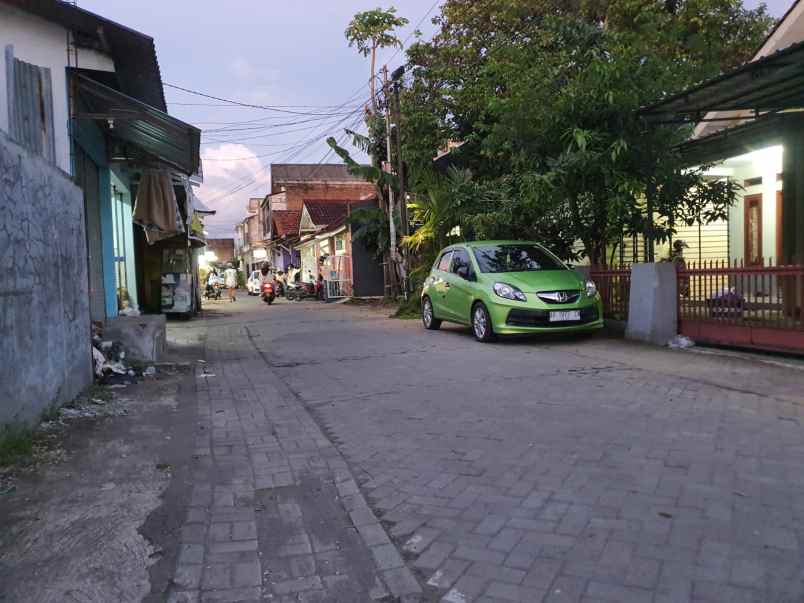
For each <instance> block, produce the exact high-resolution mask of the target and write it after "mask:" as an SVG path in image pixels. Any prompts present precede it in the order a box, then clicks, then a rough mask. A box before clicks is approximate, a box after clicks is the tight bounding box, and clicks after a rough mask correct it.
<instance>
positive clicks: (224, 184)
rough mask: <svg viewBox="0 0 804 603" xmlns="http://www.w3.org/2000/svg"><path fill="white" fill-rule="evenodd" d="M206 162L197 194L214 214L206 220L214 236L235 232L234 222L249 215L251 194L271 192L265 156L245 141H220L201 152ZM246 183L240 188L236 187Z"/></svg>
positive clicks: (253, 195) (254, 195)
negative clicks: (229, 142) (259, 154)
mask: <svg viewBox="0 0 804 603" xmlns="http://www.w3.org/2000/svg"><path fill="white" fill-rule="evenodd" d="M201 159H202V161H203V164H204V183H203V184H202V185H201V186H200V187H199V189H198V191H197V194H198V196H199V197H200V198H201V200H203V201H204V203H205V204H206V205H208V206H209V207H210V208H211V209H214V210H216V211H217V213H216V214H215V215H214V216H209V217H207V218H206V219H205V220H204V223H205V225H206V226H207V227H208V228H207V230H208V231H209V233H210V236H211V237H214V238H217V237H224V236H232V235H233V234H234V226H235V224H237V223H238V222H240V221H242V220H243V218H245V217H246V215H247V211H246V206H247V205H248V200H249V198H251V197H262V196H265V195H266V194H268V182H269V173H268V168H267V166H266V167H263V160H261V159H259V158H258V157H257V156H256V154H255V153H254V151H252V150H251V149H249V148H248V147H247V146H245V145H242V144H220V145H214V146H208V147H205V148H204V149H203V150H202V152H201ZM241 185H245V186H244V187H243V188H242V189H241V190H239V191H236V192H232V191H233V190H234V189H236V188H238V187H240V186H241Z"/></svg>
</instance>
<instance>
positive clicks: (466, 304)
mask: <svg viewBox="0 0 804 603" xmlns="http://www.w3.org/2000/svg"><path fill="white" fill-rule="evenodd" d="M421 302H422V303H421V307H422V322H423V323H424V327H425V328H426V329H431V330H434V329H438V328H439V327H440V326H441V322H442V321H445V320H447V321H451V322H457V323H460V324H464V325H471V327H472V331H473V332H474V335H475V338H476V339H477V340H478V341H484V342H485V341H491V340H492V339H494V337H495V336H496V335H516V334H526V333H556V332H561V333H564V332H583V331H593V330H595V329H600V328H602V327H603V303H602V302H601V299H600V295H599V294H598V292H597V287H596V286H595V283H593V282H592V281H584V280H583V278H581V276H580V275H579V274H578V273H577V272H575V271H574V270H571V269H570V268H567V266H566V265H564V264H563V263H562V262H561V260H559V259H558V258H557V257H556V256H555V255H553V254H552V253H550V252H549V251H547V250H546V249H545V248H544V247H542V246H541V245H539V244H538V243H534V242H531V241H475V242H472V243H461V244H458V245H450V246H449V247H447V248H446V249H444V250H442V251H441V253H440V254H438V259H437V260H436V262H435V264H433V268H432V270H431V271H430V275H429V276H428V277H427V280H425V281H424V288H423V290H422V300H421Z"/></svg>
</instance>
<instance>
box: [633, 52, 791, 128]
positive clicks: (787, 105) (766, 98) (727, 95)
mask: <svg viewBox="0 0 804 603" xmlns="http://www.w3.org/2000/svg"><path fill="white" fill-rule="evenodd" d="M802 107H804V42H799V43H797V44H793V45H791V46H788V47H787V48H785V49H784V50H780V51H778V52H776V53H775V54H772V55H769V56H767V57H764V58H762V59H759V60H756V61H752V62H750V63H746V64H745V65H743V66H741V67H739V68H737V69H734V70H733V71H730V72H728V73H724V74H723V75H720V76H718V77H716V78H714V79H711V80H709V81H706V82H703V83H702V84H699V85H697V86H693V87H692V88H688V89H687V90H685V91H683V92H681V93H679V94H676V95H673V96H670V97H668V98H666V99H664V100H662V101H659V102H657V103H655V104H653V105H650V106H647V107H643V108H642V109H640V110H639V114H640V115H642V116H643V117H645V118H646V119H648V120H650V121H659V122H670V123H676V122H700V121H702V120H703V119H704V116H705V115H706V114H707V113H708V112H710V111H752V112H753V113H754V115H755V116H756V115H760V114H763V113H769V112H770V113H774V112H779V111H784V110H790V109H800V108H802ZM739 119H746V117H741V118H739Z"/></svg>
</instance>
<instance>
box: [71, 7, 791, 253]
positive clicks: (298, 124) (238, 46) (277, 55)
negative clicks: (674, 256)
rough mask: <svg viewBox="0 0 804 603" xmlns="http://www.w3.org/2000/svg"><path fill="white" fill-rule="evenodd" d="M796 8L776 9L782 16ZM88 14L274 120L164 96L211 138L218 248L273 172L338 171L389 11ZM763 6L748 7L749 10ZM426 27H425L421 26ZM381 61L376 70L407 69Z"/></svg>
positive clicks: (207, 142)
mask: <svg viewBox="0 0 804 603" xmlns="http://www.w3.org/2000/svg"><path fill="white" fill-rule="evenodd" d="M791 2H792V0H768V1H767V2H766V4H767V6H768V9H769V11H770V12H771V14H773V15H774V16H777V17H778V16H781V15H782V14H784V12H785V11H786V10H787V8H788V7H789V6H790V4H791ZM78 4H79V6H80V7H82V8H85V9H87V10H90V11H93V12H95V13H98V14H100V15H102V16H104V17H107V18H109V19H112V20H113V21H117V22H118V23H121V24H123V25H126V26H128V27H131V28H133V29H136V30H138V31H141V32H142V33H145V34H147V35H149V36H151V37H153V38H154V41H155V43H156V50H157V55H158V59H159V65H160V69H161V72H162V80H163V81H164V82H165V83H166V84H173V85H176V86H180V87H182V88H187V89H190V90H194V91H197V92H202V93H204V94H208V95H211V96H217V97H220V98H225V99H231V100H236V101H239V102H241V103H245V104H250V105H261V106H268V107H273V108H274V110H266V109H259V108H247V107H241V106H236V105H232V104H228V103H223V102H221V101H217V100H213V99H209V98H205V97H201V96H198V95H194V94H190V93H187V92H183V91H180V90H178V89H175V88H171V87H169V86H167V85H166V86H165V96H166V98H167V101H168V111H169V112H170V114H171V115H174V116H176V117H178V118H179V119H182V120H184V121H186V122H188V123H191V124H193V125H196V126H198V127H199V128H201V129H202V130H203V132H204V133H203V135H202V143H201V157H202V159H203V166H204V184H203V185H202V186H201V187H200V189H199V191H198V194H199V197H200V198H201V199H202V200H203V201H204V202H205V203H206V204H207V205H209V206H210V207H212V208H213V209H215V210H216V211H217V212H218V213H217V214H216V215H215V216H212V217H209V218H207V219H206V230H207V231H208V233H209V236H210V237H229V236H232V235H233V233H234V224H236V223H237V222H239V221H241V220H242V219H243V218H244V217H245V216H246V215H247V212H246V209H245V208H246V204H247V203H248V199H249V198H250V197H264V196H265V195H266V194H267V193H268V183H269V174H268V166H269V164H271V163H318V162H321V161H322V160H324V161H327V162H338V161H339V159H338V158H337V157H335V156H334V155H333V154H329V155H327V153H328V151H329V147H328V146H327V145H326V143H325V139H326V138H327V137H328V136H335V137H336V138H338V139H342V140H346V139H345V135H344V128H345V127H352V128H358V127H360V125H361V123H362V122H361V120H360V119H359V118H360V117H361V112H360V108H361V107H362V106H363V105H364V104H365V103H366V102H367V101H368V100H369V98H370V92H369V88H368V80H369V61H368V59H366V58H364V57H362V56H360V55H359V54H358V53H357V51H356V50H355V49H354V48H349V46H348V43H347V42H346V40H345V38H344V35H343V32H344V30H345V29H346V26H347V25H348V23H349V21H350V20H351V18H352V16H353V15H354V14H355V13H357V12H359V11H363V10H369V9H373V8H376V7H377V6H378V5H382V6H383V7H387V6H389V3H388V2H383V1H382V0H226V1H224V2H221V1H212V0H137V1H136V2H132V1H131V0H79V2H78ZM439 4H440V1H439V0H436V1H435V2H434V0H396V1H394V2H393V5H394V6H396V8H397V14H398V15H400V16H403V17H406V18H407V19H408V20H409V21H410V23H409V25H408V26H407V27H405V28H403V29H402V30H401V31H400V33H399V36H400V38H401V39H403V40H405V39H408V44H409V43H410V42H412V41H414V40H415V38H414V37H413V32H414V29H415V28H416V26H417V27H418V29H419V30H421V32H422V34H423V35H424V36H425V38H429V37H430V36H431V35H432V33H433V31H434V26H433V25H432V23H431V21H430V20H431V18H432V17H433V16H434V15H435V14H437V11H438V8H437V5H439ZM757 4H759V2H757V1H753V0H746V1H745V5H746V6H747V7H752V8H753V7H755V6H756V5H757ZM417 24H418V25H417ZM403 55H404V53H402V52H395V50H393V49H387V50H384V51H382V53H381V54H380V55H379V59H378V65H382V64H384V63H386V62H387V63H388V64H389V68H390V69H394V68H395V67H397V66H399V65H401V64H402V63H403Z"/></svg>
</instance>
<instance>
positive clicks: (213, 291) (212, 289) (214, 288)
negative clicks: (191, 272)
mask: <svg viewBox="0 0 804 603" xmlns="http://www.w3.org/2000/svg"><path fill="white" fill-rule="evenodd" d="M204 297H206V298H207V299H220V298H221V287H220V285H219V284H218V283H215V284H214V285H210V284H209V283H207V288H206V290H205V291H204Z"/></svg>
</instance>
